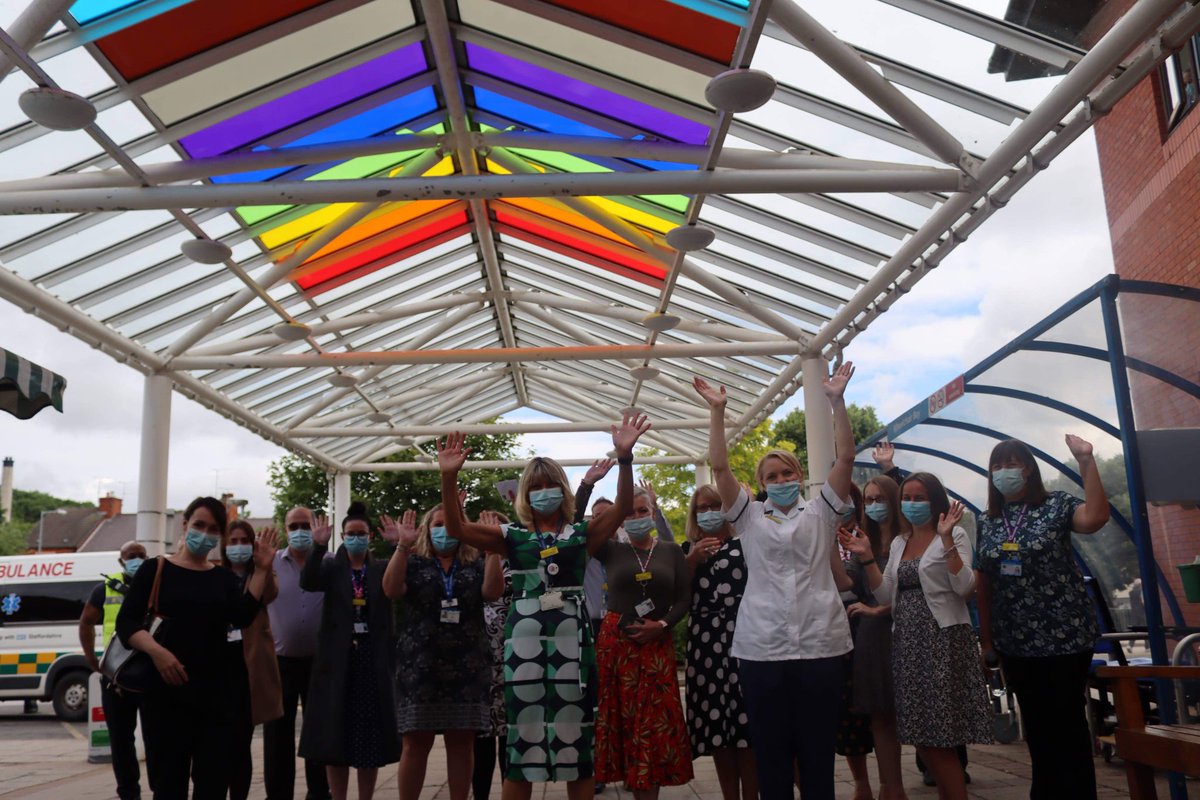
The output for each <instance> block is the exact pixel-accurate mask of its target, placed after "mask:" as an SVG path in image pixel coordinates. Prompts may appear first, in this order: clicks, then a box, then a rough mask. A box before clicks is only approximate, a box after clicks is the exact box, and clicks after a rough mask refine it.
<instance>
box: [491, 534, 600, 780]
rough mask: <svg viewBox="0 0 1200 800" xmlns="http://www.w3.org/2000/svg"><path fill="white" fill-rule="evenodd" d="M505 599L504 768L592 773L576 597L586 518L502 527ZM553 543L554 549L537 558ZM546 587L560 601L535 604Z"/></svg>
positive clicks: (587, 655)
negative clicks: (555, 527)
mask: <svg viewBox="0 0 1200 800" xmlns="http://www.w3.org/2000/svg"><path fill="white" fill-rule="evenodd" d="M504 537H505V541H506V542H507V544H508V562H509V566H510V567H511V571H512V588H513V603H512V607H511V609H510V611H509V614H508V622H507V624H506V627H505V638H504V706H505V715H506V717H507V720H508V739H507V748H508V768H507V770H506V771H505V773H504V777H506V778H508V779H510V780H517V781H530V782H533V781H572V780H577V779H580V778H590V777H592V775H593V764H592V744H593V740H594V729H593V727H592V726H593V718H594V714H595V691H596V651H595V643H594V641H593V638H592V629H591V625H590V622H589V620H588V616H587V608H586V606H585V604H584V600H583V573H584V569H585V568H586V566H587V560H588V555H587V523H586V522H581V523H578V524H576V525H568V526H564V527H563V528H562V529H561V530H560V531H559V533H558V534H557V536H554V535H553V534H552V533H551V532H548V531H543V532H542V533H540V534H539V533H537V532H535V531H529V530H526V529H524V528H522V527H521V526H519V525H506V526H504ZM551 547H555V548H557V550H558V552H557V553H554V554H553V555H548V556H545V557H543V555H542V554H543V553H545V552H546V551H548V550H549V549H551ZM547 592H561V593H562V600H563V605H562V607H561V608H556V609H548V610H543V609H542V602H541V598H542V596H543V595H544V594H546V593H547Z"/></svg>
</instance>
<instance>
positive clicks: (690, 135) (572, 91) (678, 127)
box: [467, 42, 716, 144]
mask: <svg viewBox="0 0 1200 800" xmlns="http://www.w3.org/2000/svg"><path fill="white" fill-rule="evenodd" d="M467 58H468V59H469V61H470V64H471V68H472V69H475V70H478V71H479V72H484V73H487V74H488V75H492V76H495V77H497V78H500V79H501V80H504V81H508V82H509V83H515V84H518V85H520V86H524V87H526V88H529V89H532V90H533V91H535V92H538V93H540V94H544V95H547V96H549V97H554V98H557V99H559V100H562V101H564V102H567V103H570V104H572V105H576V106H579V107H580V108H586V109H589V110H591V111H595V112H597V113H600V114H604V115H605V116H607V117H612V118H613V119H617V120H621V121H622V122H625V123H627V124H629V125H632V126H634V127H635V128H640V129H641V130H644V131H649V132H651V133H655V134H658V135H660V136H665V137H667V138H669V139H674V140H675V141H677V142H686V143H688V144H704V143H705V141H707V139H708V133H709V128H708V126H707V125H701V124H700V123H698V122H693V121H692V120H690V119H684V118H683V117H681V116H679V115H677V114H672V113H670V112H669V111H663V110H662V109H659V108H655V107H654V106H650V105H646V104H645V103H641V102H638V101H637V100H632V99H630V98H628V97H625V96H623V95H619V94H617V93H616V92H610V91H608V90H607V89H601V88H600V87H598V86H592V85H591V84H590V83H584V82H583V81H580V80H576V79H575V78H569V77H567V76H566V75H562V74H560V73H558V72H554V71H552V70H548V69H545V68H543V67H539V66H537V65H535V64H530V63H528V62H525V61H521V60H520V59H518V58H513V57H511V56H507V55H504V54H503V53H497V52H496V51H494V50H488V49H487V48H486V47H480V46H479V45H476V44H471V43H470V42H467ZM715 119H716V118H715V116H714V121H715Z"/></svg>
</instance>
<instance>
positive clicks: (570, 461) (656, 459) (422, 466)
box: [346, 456, 695, 472]
mask: <svg viewBox="0 0 1200 800" xmlns="http://www.w3.org/2000/svg"><path fill="white" fill-rule="evenodd" d="M554 460H555V461H556V462H557V463H558V464H559V465H560V466H563V467H590V466H591V465H592V464H593V463H595V459H594V458H556V459H554ZM694 460H695V459H692V458H689V457H688V456H641V457H638V458H635V459H634V465H635V466H636V465H641V464H691V463H692V462H693V461H694ZM528 463H529V462H528V461H519V460H510V461H475V460H472V459H467V462H466V463H465V464H463V469H465V470H474V469H524V468H525V465H526V464H528ZM436 469H438V465H437V462H436V461H394V462H388V463H383V464H349V465H347V467H346V470H347V471H348V472H432V471H434V470H436Z"/></svg>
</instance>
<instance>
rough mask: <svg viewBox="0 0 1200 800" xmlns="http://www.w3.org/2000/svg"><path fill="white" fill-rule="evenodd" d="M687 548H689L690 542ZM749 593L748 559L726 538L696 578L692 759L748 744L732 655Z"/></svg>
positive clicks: (690, 665)
mask: <svg viewBox="0 0 1200 800" xmlns="http://www.w3.org/2000/svg"><path fill="white" fill-rule="evenodd" d="M684 548H685V549H686V550H690V549H691V542H686V543H685V544H684ZM745 589H746V558H745V556H744V555H743V554H742V543H741V542H740V541H739V540H738V539H735V538H729V539H726V540H725V541H724V542H723V543H722V544H721V548H720V549H719V550H717V552H715V553H713V554H712V555H711V556H709V557H708V560H707V561H703V562H701V563H700V564H699V565H697V567H696V571H695V573H694V574H693V576H692V610H691V616H690V617H689V619H688V638H687V677H686V686H687V690H686V696H687V728H688V735H689V737H690V738H691V742H692V757H693V758H698V757H700V756H703V755H711V754H712V752H713V751H714V750H716V749H718V748H724V747H749V746H750V729H749V727H748V724H747V719H746V709H745V704H744V703H743V702H742V689H741V687H740V686H738V669H737V659H735V658H734V657H733V654H732V653H731V652H730V650H731V648H732V647H733V630H734V625H735V624H736V623H737V615H738V606H739V605H740V604H741V602H742V592H744V591H745Z"/></svg>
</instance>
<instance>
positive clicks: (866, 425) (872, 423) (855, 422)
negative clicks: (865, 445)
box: [775, 403, 884, 466]
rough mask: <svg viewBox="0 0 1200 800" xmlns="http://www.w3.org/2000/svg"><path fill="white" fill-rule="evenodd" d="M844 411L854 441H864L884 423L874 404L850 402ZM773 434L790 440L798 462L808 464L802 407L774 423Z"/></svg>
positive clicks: (880, 428)
mask: <svg viewBox="0 0 1200 800" xmlns="http://www.w3.org/2000/svg"><path fill="white" fill-rule="evenodd" d="M846 411H847V412H848V413H849V415H850V427H851V429H853V431H854V441H855V442H865V441H866V440H867V439H869V438H871V437H872V436H874V435H875V434H876V433H878V432H879V431H880V430H882V429H883V427H884V425H883V423H882V422H880V421H879V417H878V416H877V415H876V413H875V407H874V406H860V405H856V404H854V403H851V404H850V405H849V406H848V407H847V408H846ZM775 436H776V437H778V438H779V439H781V440H783V441H787V442H791V443H792V444H793V445H794V446H795V449H796V457H797V458H799V459H800V463H801V464H804V465H806V466H807V464H808V434H807V433H806V432H805V430H804V409H802V408H797V409H794V410H793V411H792V412H791V413H790V414H788V415H787V416H786V417H784V418H783V419H781V420H779V422H777V423H776V424H775Z"/></svg>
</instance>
